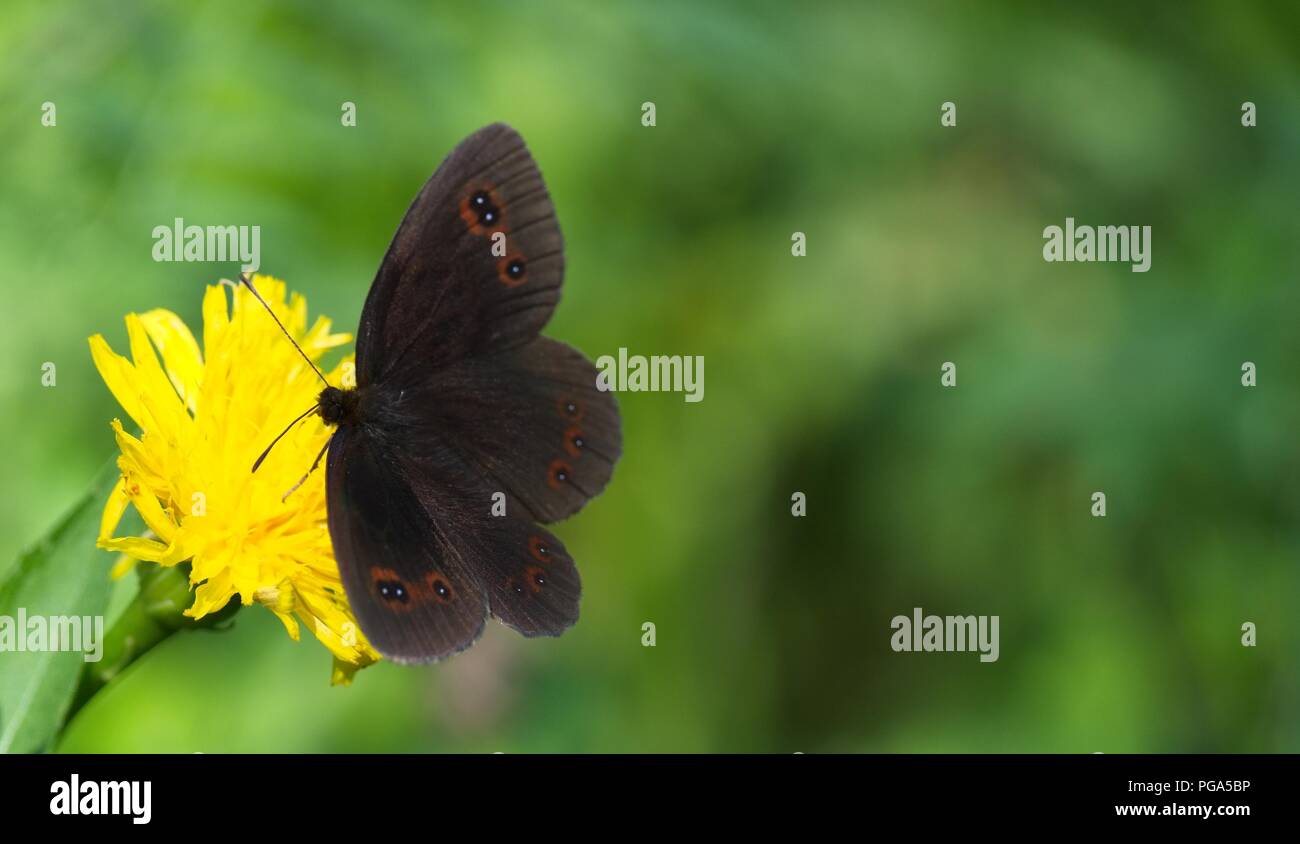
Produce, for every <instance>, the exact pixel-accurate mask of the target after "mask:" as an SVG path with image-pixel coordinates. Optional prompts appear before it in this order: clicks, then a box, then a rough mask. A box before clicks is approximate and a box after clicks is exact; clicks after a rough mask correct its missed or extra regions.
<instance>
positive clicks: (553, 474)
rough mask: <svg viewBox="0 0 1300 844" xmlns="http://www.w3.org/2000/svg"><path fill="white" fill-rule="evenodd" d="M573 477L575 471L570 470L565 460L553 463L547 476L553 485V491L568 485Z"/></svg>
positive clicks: (553, 461)
mask: <svg viewBox="0 0 1300 844" xmlns="http://www.w3.org/2000/svg"><path fill="white" fill-rule="evenodd" d="M572 477H573V469H571V468H569V464H568V463H565V462H564V461H563V460H552V461H551V466H550V470H549V472H548V476H547V478H548V480H549V481H550V484H551V489H559V488H560V485H561V484H567V483H568V482H569V479H570V478H572Z"/></svg>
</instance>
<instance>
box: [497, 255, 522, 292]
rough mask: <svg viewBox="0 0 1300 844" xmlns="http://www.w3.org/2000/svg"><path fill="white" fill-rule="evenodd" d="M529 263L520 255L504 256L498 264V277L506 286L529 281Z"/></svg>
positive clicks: (514, 285) (516, 285)
mask: <svg viewBox="0 0 1300 844" xmlns="http://www.w3.org/2000/svg"><path fill="white" fill-rule="evenodd" d="M527 273H528V263H527V262H526V261H525V260H524V259H523V257H522V256H520V255H511V256H509V257H507V258H502V259H501V261H500V262H499V263H498V264H497V278H498V279H499V280H500V281H501V283H502V284H504V285H505V286H506V287H518V286H519V285H521V284H523V283H524V282H525V281H527V280H528V279H527V277H526V275H527Z"/></svg>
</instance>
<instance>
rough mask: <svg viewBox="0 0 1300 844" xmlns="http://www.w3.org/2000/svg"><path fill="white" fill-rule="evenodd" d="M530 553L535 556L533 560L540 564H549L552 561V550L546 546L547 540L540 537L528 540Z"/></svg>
mask: <svg viewBox="0 0 1300 844" xmlns="http://www.w3.org/2000/svg"><path fill="white" fill-rule="evenodd" d="M528 553H529V554H532V555H533V559H535V560H537V561H538V562H539V563H549V562H550V561H551V549H550V547H549V546H547V544H546V540H545V539H542V538H541V537H540V536H534V537H530V538H529V540H528Z"/></svg>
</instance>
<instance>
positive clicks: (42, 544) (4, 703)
mask: <svg viewBox="0 0 1300 844" xmlns="http://www.w3.org/2000/svg"><path fill="white" fill-rule="evenodd" d="M118 477H119V473H118V470H117V467H116V465H109V466H106V467H105V468H104V469H103V470H102V471H101V472H100V474H99V476H98V477H97V478H96V480H95V482H94V484H93V486H92V487H91V490H90V491H89V492H88V493H87V494H86V495H85V497H84V498H82V500H81V501H79V502H78V503H77V505H76V506H75V507H73V508H72V510H71V511H70V512H69V513H68V514H67V515H66V516H64V517H63V519H62V520H61V521H60V522H59V524H58V525H57V526H56V527H55V528H54V530H52V531H51V532H50V533H48V534H47V535H46V536H45V538H43V539H42V540H40V541H39V542H38V543H37V544H36V546H35V547H34V548H32V549H30V550H29V551H27V552H26V553H25V554H23V555H22V557H21V558H20V559H19V561H18V564H17V565H16V566H13V567H12V568H10V569H9V571H8V572H7V574H6V575H5V578H4V582H3V583H0V624H9V625H15V626H16V625H17V623H18V615H19V610H20V609H21V610H23V611H24V612H25V615H26V617H27V618H29V619H30V618H33V617H36V616H44V617H47V618H48V617H50V616H92V617H93V616H103V614H104V612H105V610H106V608H107V606H108V596H109V592H110V586H111V581H110V578H109V563H110V562H111V560H112V557H111V555H110V554H108V553H107V552H105V551H101V550H99V549H98V548H96V547H95V539H96V537H97V536H98V534H99V518H100V513H101V512H102V510H103V506H104V501H105V500H106V499H107V497H108V494H109V492H110V491H111V490H112V488H113V485H114V484H115V483H116V482H117V479H118ZM14 635H15V637H25V636H26V631H25V630H22V629H15V630H14ZM6 644H7V643H6ZM16 647H17V643H16V640H15V643H14V648H16ZM84 665H85V658H84V654H83V653H82V652H68V651H62V652H58V651H49V650H45V651H35V652H33V651H18V650H16V649H13V650H3V651H0V753H31V752H39V751H42V750H45V749H46V748H47V747H49V746H50V744H51V742H52V740H53V738H54V736H55V734H56V733H57V732H58V729H59V727H60V725H61V724H62V722H63V717H64V714H65V712H66V711H67V708H68V704H69V703H70V701H71V699H72V694H73V692H74V691H75V690H76V687H77V681H78V677H79V676H80V674H81V670H82V667H83V666H84Z"/></svg>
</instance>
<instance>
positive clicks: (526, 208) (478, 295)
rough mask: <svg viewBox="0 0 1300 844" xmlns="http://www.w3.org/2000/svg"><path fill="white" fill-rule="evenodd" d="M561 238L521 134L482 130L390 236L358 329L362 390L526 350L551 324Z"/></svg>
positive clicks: (499, 129) (440, 170)
mask: <svg viewBox="0 0 1300 844" xmlns="http://www.w3.org/2000/svg"><path fill="white" fill-rule="evenodd" d="M563 277H564V243H563V238H562V237H561V235H560V228H559V224H558V223H557V221H556V218H555V209H554V206H552V204H551V199H550V196H549V194H548V192H547V190H546V185H545V183H544V182H543V181H542V174H541V171H540V170H538V168H537V164H536V162H534V161H533V157H532V155H531V154H530V153H529V152H528V148H527V147H526V146H525V145H524V141H523V139H522V138H521V137H520V136H519V134H518V133H517V132H515V131H514V130H513V129H511V128H510V127H509V126H506V125H504V124H500V123H498V124H494V125H492V126H488V127H486V128H484V129H480V130H479V131H478V132H475V133H474V134H473V135H471V136H470V137H468V138H466V139H465V140H464V141H462V142H461V143H460V145H459V146H457V147H456V149H455V150H453V151H452V153H451V154H450V155H449V156H447V158H446V160H444V161H443V163H442V164H441V165H440V166H439V167H438V169H437V170H436V171H435V172H434V174H433V176H431V177H430V178H429V181H428V182H427V183H425V185H424V187H423V188H422V189H421V190H420V192H419V194H418V195H417V196H416V197H415V201H414V202H412V204H411V207H410V209H409V210H408V211H407V212H406V216H405V217H404V218H403V219H402V222H401V225H400V226H399V227H398V229H397V234H396V235H394V237H393V242H392V245H391V246H390V247H389V249H388V253H387V254H386V255H385V256H384V260H383V262H382V263H381V265H380V267H379V272H378V274H377V275H376V277H375V280H374V283H373V284H372V286H371V288H370V295H369V296H368V297H367V299H366V304H365V308H364V309H363V311H362V315H361V325H360V328H359V330H358V332H357V377H358V383H359V384H360V385H361V386H365V385H367V384H369V383H375V382H380V381H382V382H385V383H388V384H390V385H408V384H414V383H419V382H420V381H421V380H422V379H423V378H424V377H425V375H426V374H427V373H428V372H429V371H430V370H431V369H433V368H437V367H441V366H445V365H447V364H448V363H450V362H452V361H455V360H460V359H463V358H465V357H468V356H471V355H480V354H485V353H491V352H493V351H498V350H501V349H506V348H510V347H512V346H514V345H518V344H520V343H525V342H527V341H528V340H530V339H532V338H533V337H535V336H536V335H537V333H538V332H539V331H540V330H541V328H542V327H543V326H544V325H545V324H546V322H547V320H549V319H550V316H551V313H552V311H554V309H555V305H556V303H557V302H558V301H559V295H560V285H561V282H562V281H563Z"/></svg>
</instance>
